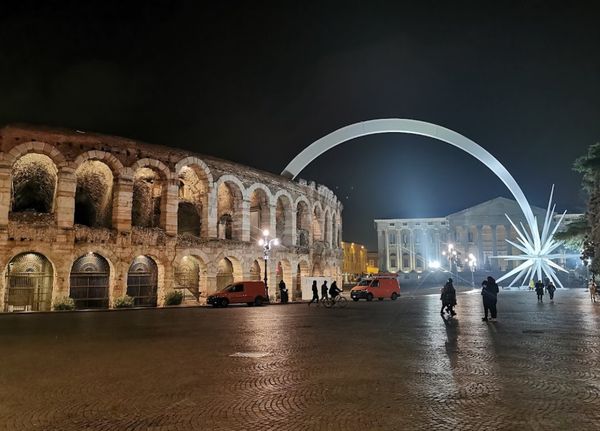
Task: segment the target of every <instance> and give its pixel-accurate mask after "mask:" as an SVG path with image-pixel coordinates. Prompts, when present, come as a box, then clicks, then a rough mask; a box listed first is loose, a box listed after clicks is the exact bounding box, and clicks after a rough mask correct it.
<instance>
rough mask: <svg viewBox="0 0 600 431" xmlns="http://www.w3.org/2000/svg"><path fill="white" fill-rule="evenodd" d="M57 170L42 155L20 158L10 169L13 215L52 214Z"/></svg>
mask: <svg viewBox="0 0 600 431" xmlns="http://www.w3.org/2000/svg"><path fill="white" fill-rule="evenodd" d="M57 178H58V169H57V168H56V165H55V164H54V162H53V161H52V159H50V157H48V156H46V155H44V154H35V153H29V154H25V155H24V156H21V157H20V158H19V159H18V160H17V161H16V162H15V163H14V164H13V167H12V201H11V202H12V205H11V211H12V212H13V213H20V212H33V213H52V212H53V211H54V197H55V195H56V184H57Z"/></svg>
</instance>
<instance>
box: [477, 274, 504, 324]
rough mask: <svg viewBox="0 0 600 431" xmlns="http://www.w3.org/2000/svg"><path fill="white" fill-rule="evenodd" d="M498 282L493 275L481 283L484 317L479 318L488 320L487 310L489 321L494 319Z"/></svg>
mask: <svg viewBox="0 0 600 431" xmlns="http://www.w3.org/2000/svg"><path fill="white" fill-rule="evenodd" d="M499 290H500V289H498V284H496V280H494V277H491V276H490V277H488V278H487V280H484V281H483V283H481V296H482V297H483V312H484V317H483V318H482V319H481V320H483V321H484V322H487V321H488V312H489V313H490V314H491V318H490V320H491V321H495V320H496V315H497V309H496V303H497V302H498V292H499Z"/></svg>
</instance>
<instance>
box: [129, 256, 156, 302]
mask: <svg viewBox="0 0 600 431" xmlns="http://www.w3.org/2000/svg"><path fill="white" fill-rule="evenodd" d="M127 295H128V296H131V297H132V298H133V301H134V302H133V303H134V305H135V306H136V307H156V304H157V299H158V298H157V295H158V267H157V266H156V262H154V260H153V259H152V258H150V257H148V256H138V257H136V258H135V259H134V260H133V263H132V264H131V266H130V267H129V272H128V273H127Z"/></svg>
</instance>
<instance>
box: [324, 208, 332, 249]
mask: <svg viewBox="0 0 600 431" xmlns="http://www.w3.org/2000/svg"><path fill="white" fill-rule="evenodd" d="M323 227H324V231H323V241H325V244H327V245H329V246H330V245H331V231H330V228H331V216H330V215H329V211H325V223H324V225H323Z"/></svg>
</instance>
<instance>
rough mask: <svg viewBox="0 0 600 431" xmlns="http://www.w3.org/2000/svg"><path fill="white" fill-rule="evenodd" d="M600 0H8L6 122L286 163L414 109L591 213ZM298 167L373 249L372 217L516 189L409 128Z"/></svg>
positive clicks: (0, 61)
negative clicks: (585, 161)
mask: <svg viewBox="0 0 600 431" xmlns="http://www.w3.org/2000/svg"><path fill="white" fill-rule="evenodd" d="M284 3H285V4H284ZM442 3H443V4H442ZM483 3H488V4H486V5H483V6H482V4H483ZM590 3H591V2H580V3H579V2H574V1H571V2H562V3H550V2H541V1H536V2H477V3H472V4H466V3H459V2H439V1H417V2H400V1H393V2H389V4H388V5H386V3H384V2H375V1H364V2H353V1H344V2H341V3H338V4H334V3H330V2H327V3H326V2H279V4H277V3H275V5H267V3H261V2H243V3H240V4H236V3H234V2H212V3H206V4H205V2H189V3H182V2H174V1H172V2H171V1H169V2H167V1H164V2H158V1H146V2H144V3H143V6H136V5H135V3H134V2H125V1H119V2H112V1H102V2H93V1H63V2H58V1H57V2H48V1H46V2H28V1H21V2H14V3H13V4H10V3H9V2H3V9H2V10H1V13H0V123H8V122H25V123H34V124H46V125H50V126H61V127H69V128H75V129H84V130H88V131H97V132H102V133H107V134H114V135H121V136H125V137H130V138H136V139H140V140H143V141H147V142H150V143H155V144H163V145H169V146H176V147H181V148H184V149H189V150H192V151H197V152H201V153H205V154H211V155H214V156H218V157H222V158H226V159H230V160H234V161H237V162H240V163H244V164H247V165H250V166H253V167H257V168H261V169H264V170H267V171H271V172H276V173H279V172H281V171H282V170H283V168H284V167H285V166H286V165H287V163H288V162H289V161H290V160H291V159H292V158H293V157H294V156H295V155H296V154H297V153H298V152H299V151H301V150H302V149H303V148H304V147H306V146H308V145H309V144H310V143H311V142H313V141H314V140H316V139H318V138H320V137H321V136H323V135H325V134H327V133H329V132H332V131H334V130H335V129H338V128H340V127H343V126H345V125H348V124H351V123H354V122H357V121H361V120H368V119H374V118H389V117H397V118H413V119H419V120H424V121H429V122H433V123H437V124H440V125H442V126H445V127H448V128H450V129H453V130H455V131H457V132H459V133H461V134H464V135H465V136H467V137H469V138H471V139H473V140H474V141H476V142H477V143H479V144H480V145H482V146H483V147H484V148H486V149H487V150H489V151H490V152H491V153H492V154H494V155H495V156H496V157H497V158H498V159H500V161H501V162H503V163H504V164H505V166H506V167H507V168H508V170H509V171H510V172H511V173H512V174H513V176H514V177H515V178H516V179H517V181H518V182H519V183H520V185H521V187H522V188H523V190H524V192H525V194H526V195H527V196H528V197H529V199H530V201H531V203H532V204H534V205H540V206H545V205H546V200H547V195H548V193H549V191H550V187H551V185H552V184H553V183H555V184H556V186H557V202H558V208H559V209H568V210H569V211H583V210H584V209H585V196H584V194H583V193H582V191H581V188H580V186H579V181H580V180H579V177H578V175H577V174H576V173H574V172H572V170H571V166H572V162H573V160H574V159H575V158H576V157H578V156H579V155H581V154H583V153H584V152H585V151H586V148H587V146H588V145H590V144H592V143H594V142H598V141H600V12H599V10H598V8H596V9H592V6H589V4H590ZM300 177H302V178H306V179H312V180H315V181H317V182H319V183H323V184H326V185H327V186H329V187H330V188H331V189H333V190H334V191H335V192H336V194H337V195H338V196H339V197H340V199H341V200H342V202H343V204H344V207H345V208H344V213H343V220H344V234H343V236H344V239H345V240H347V241H354V242H362V243H366V244H368V245H369V246H370V247H373V245H374V244H375V243H376V235H375V231H374V228H373V219H374V218H384V217H417V216H422V217H427V216H444V215H447V214H449V213H452V212H454V211H458V210H461V209H463V208H466V207H468V206H471V205H474V204H477V203H480V202H482V201H484V200H487V199H492V198H494V197H496V196H506V197H511V196H510V194H509V192H508V191H507V190H506V189H505V187H504V186H503V184H502V183H500V181H499V180H498V179H496V177H495V176H494V175H493V174H492V173H491V171H489V170H487V168H486V167H485V166H483V165H481V164H480V163H479V162H478V161H476V160H475V159H473V158H471V156H469V155H467V154H466V153H462V152H461V151H460V150H458V149H455V148H453V147H451V146H449V145H448V144H444V143H441V142H436V141H433V140H431V139H427V138H420V137H415V136H408V135H399V134H398V135H378V136H372V137H368V138H361V139H357V140H354V141H352V142H348V143H346V144H344V145H343V146H340V147H337V148H336V149H334V150H331V151H330V152H329V153H327V154H325V155H324V156H322V157H321V158H320V159H318V160H316V161H315V162H313V163H312V164H311V165H310V166H309V167H308V168H307V169H305V170H304V171H303V172H302V173H301V175H300Z"/></svg>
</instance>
